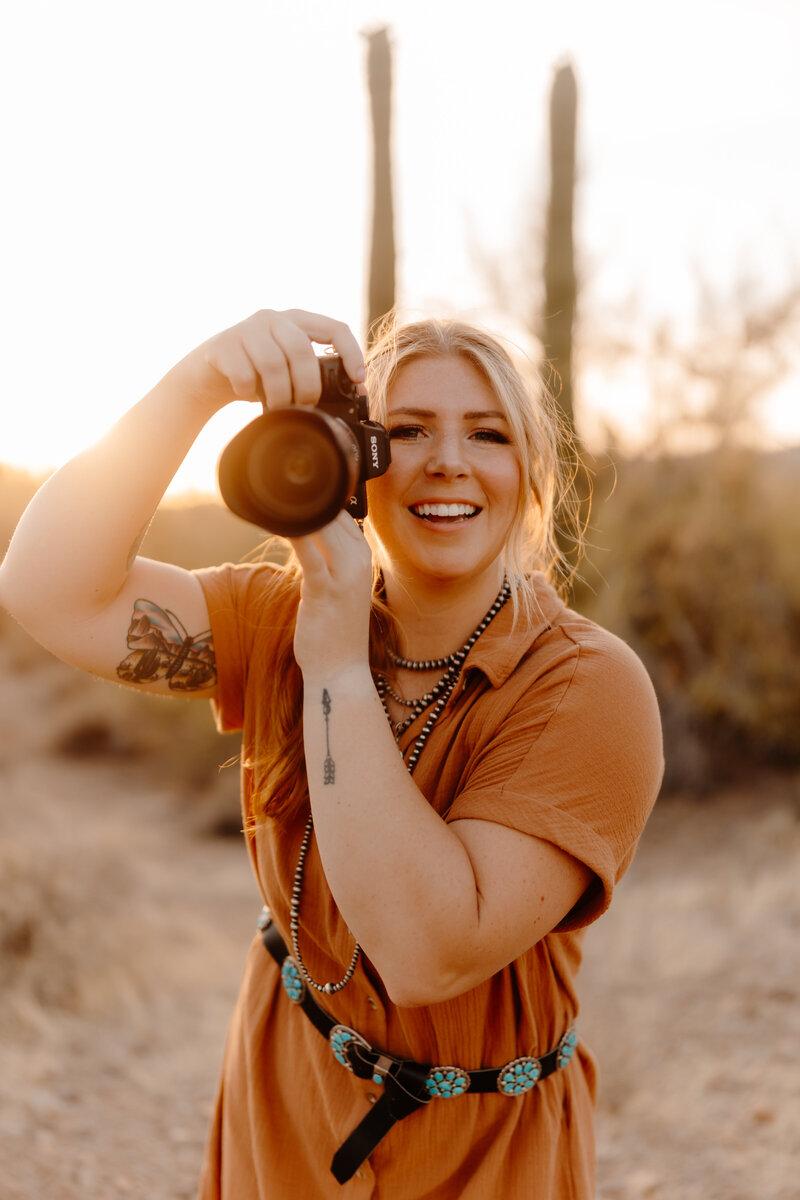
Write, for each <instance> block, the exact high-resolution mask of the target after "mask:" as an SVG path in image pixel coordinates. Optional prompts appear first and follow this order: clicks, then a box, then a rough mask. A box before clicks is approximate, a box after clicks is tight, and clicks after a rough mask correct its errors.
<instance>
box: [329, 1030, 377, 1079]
mask: <svg viewBox="0 0 800 1200" xmlns="http://www.w3.org/2000/svg"><path fill="white" fill-rule="evenodd" d="M328 1042H329V1043H330V1047H331V1050H332V1051H333V1057H334V1058H335V1059H336V1061H337V1062H338V1063H339V1065H340V1066H342V1067H346V1068H347V1070H348V1071H352V1070H353V1064H352V1062H351V1061H350V1054H349V1052H350V1050H351V1049H354V1048H356V1047H359V1048H360V1049H362V1050H366V1051H367V1053H368V1054H369V1053H370V1052H371V1051H372V1046H370V1044H369V1042H368V1041H367V1039H366V1038H363V1037H362V1036H361V1034H360V1033H356V1031H355V1029H351V1028H350V1026H349V1025H334V1027H333V1029H332V1030H331V1031H330V1033H329V1034H328Z"/></svg>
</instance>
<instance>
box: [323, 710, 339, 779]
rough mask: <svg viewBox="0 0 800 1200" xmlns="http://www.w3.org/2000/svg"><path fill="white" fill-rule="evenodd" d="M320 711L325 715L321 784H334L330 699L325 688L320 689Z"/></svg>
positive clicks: (334, 771) (334, 766) (334, 767)
mask: <svg viewBox="0 0 800 1200" xmlns="http://www.w3.org/2000/svg"><path fill="white" fill-rule="evenodd" d="M322 711H323V712H324V714H325V762H324V763H323V765H322V782H323V783H335V782H336V763H335V762H334V761H333V759H332V758H331V728H330V720H331V697H330V693H329V692H328V689H327V688H323V689H322Z"/></svg>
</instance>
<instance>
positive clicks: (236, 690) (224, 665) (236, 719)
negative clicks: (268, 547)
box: [194, 563, 285, 733]
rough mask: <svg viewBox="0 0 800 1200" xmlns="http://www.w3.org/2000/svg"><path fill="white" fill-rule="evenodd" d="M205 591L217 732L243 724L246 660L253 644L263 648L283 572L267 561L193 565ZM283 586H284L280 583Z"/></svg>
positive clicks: (248, 662) (223, 731)
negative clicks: (214, 665) (214, 673)
mask: <svg viewBox="0 0 800 1200" xmlns="http://www.w3.org/2000/svg"><path fill="white" fill-rule="evenodd" d="M194 574H195V575H196V577H197V579H198V580H199V582H200V585H201V587H202V588H203V592H204V594H205V598H206V603H207V605H208V612H209V616H210V619H211V633H212V636H213V639H214V656H215V658H216V663H217V681H218V683H217V698H216V700H214V701H212V708H213V711H214V718H215V720H216V723H217V728H218V729H219V731H220V732H221V733H228V732H231V731H233V730H239V729H241V728H242V726H243V724H244V705H245V693H246V689H247V675H248V666H249V664H250V662H251V659H252V656H253V651H254V645H255V643H256V641H259V643H260V644H259V651H260V652H261V653H263V652H264V646H263V639H262V638H260V636H259V635H260V634H261V633H262V631H263V630H264V629H265V628H267V629H268V628H269V625H270V617H269V614H270V611H271V609H272V608H273V606H274V604H275V602H276V600H277V599H278V595H279V591H280V584H281V583H282V582H283V581H284V579H285V576H284V574H283V572H281V570H280V569H279V568H277V567H275V566H274V565H273V564H271V563H262V564H255V565H253V564H247V563H245V564H236V565H231V564H227V565H225V566H221V567H209V568H204V569H202V570H198V571H195V572H194ZM283 591H285V588H284V589H283Z"/></svg>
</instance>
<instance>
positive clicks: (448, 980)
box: [383, 970, 482, 1008]
mask: <svg viewBox="0 0 800 1200" xmlns="http://www.w3.org/2000/svg"><path fill="white" fill-rule="evenodd" d="M480 982H482V981H481V980H474V979H471V978H469V977H468V976H467V975H466V974H465V973H463V972H456V971H443V970H442V971H431V972H428V973H426V974H424V975H423V974H422V973H421V972H419V971H405V972H401V973H399V974H398V976H397V977H396V978H394V979H391V978H390V979H388V980H387V979H385V978H384V979H383V985H384V987H385V988H386V992H387V994H388V996H389V999H390V1000H391V1002H392V1004H394V1005H395V1006H396V1007H397V1008H430V1007H431V1006H432V1005H434V1004H444V1003H445V1002H446V1001H448V1000H454V999H455V998H456V996H461V995H463V994H464V992H468V991H470V989H471V988H473V987H476V986H477V984H478V983H480Z"/></svg>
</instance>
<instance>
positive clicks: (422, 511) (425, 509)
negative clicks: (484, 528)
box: [408, 504, 481, 525]
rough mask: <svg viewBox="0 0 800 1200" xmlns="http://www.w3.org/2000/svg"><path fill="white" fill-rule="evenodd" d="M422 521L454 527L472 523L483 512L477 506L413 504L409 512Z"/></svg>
mask: <svg viewBox="0 0 800 1200" xmlns="http://www.w3.org/2000/svg"><path fill="white" fill-rule="evenodd" d="M408 511H409V512H410V513H411V514H412V516H414V517H418V518H419V520H421V521H429V522H431V523H432V524H435V525H454V524H457V523H459V522H461V521H471V520H472V518H473V517H477V515H478V513H479V512H480V511H481V509H480V508H478V506H477V505H475V504H412V505H411V507H410V508H409V510H408Z"/></svg>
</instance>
